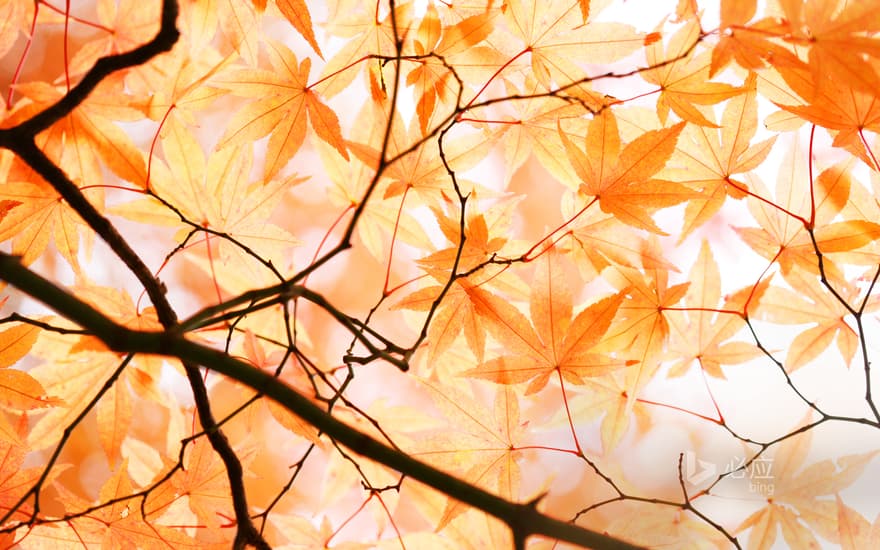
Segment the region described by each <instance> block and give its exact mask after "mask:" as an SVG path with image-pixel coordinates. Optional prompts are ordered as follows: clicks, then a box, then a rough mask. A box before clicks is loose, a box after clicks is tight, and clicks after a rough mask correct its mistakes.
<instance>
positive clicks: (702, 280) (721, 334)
mask: <svg viewBox="0 0 880 550" xmlns="http://www.w3.org/2000/svg"><path fill="white" fill-rule="evenodd" d="M688 280H689V281H691V283H690V286H689V287H688V290H687V293H686V294H685V304H686V307H690V308H693V309H689V310H688V311H687V322H686V323H682V322H676V319H678V317H671V318H670V321H671V325H672V327H674V328H675V329H676V331H675V332H673V333H672V334H673V335H674V336H675V337H674V338H673V339H672V343H671V344H670V350H669V351H670V355H672V356H673V357H677V358H680V359H678V360H677V361H676V362H675V363H674V364H673V365H672V367H671V368H670V369H669V376H680V375H683V374H684V373H685V372H686V371H687V369H689V368H690V366H691V365H692V364H693V362H694V361H698V362H699V364H700V368H702V369H703V371H704V372H705V373H706V374H708V375H710V376H714V377H716V378H724V372H723V371H722V370H721V366H722V365H735V364H739V363H744V362H746V361H748V360H750V359H754V358H755V357H758V356H760V355H761V351H760V350H759V349H758V348H757V347H756V346H755V345H754V344H751V343H747V342H741V341H733V342H726V341H727V340H729V339H730V338H732V337H734V336H735V335H736V334H737V333H738V332H740V331H741V330H743V329H744V328H745V322H744V321H743V319H742V317H740V316H739V315H735V314H731V313H728V312H720V311H717V312H715V311H712V309H713V308H720V307H722V306H721V305H720V301H721V273H720V272H719V270H718V264H717V263H716V262H715V258H714V257H713V256H712V251H711V249H710V248H709V244H708V243H707V242H706V241H703V245H702V247H701V248H700V255H699V256H698V257H697V261H696V262H695V263H694V266H693V267H692V268H691V271H690V273H689V274H688Z"/></svg>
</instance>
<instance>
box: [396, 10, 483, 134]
mask: <svg viewBox="0 0 880 550" xmlns="http://www.w3.org/2000/svg"><path fill="white" fill-rule="evenodd" d="M496 14H497V11H495V10H487V11H484V12H483V13H478V14H475V15H472V16H470V17H466V18H464V19H462V20H461V21H459V22H458V23H456V24H454V25H443V24H442V23H441V21H440V16H439V13H438V12H437V8H436V7H435V6H434V4H428V9H427V10H426V11H425V15H424V16H423V17H422V20H421V22H420V23H419V27H418V29H417V31H416V35H415V38H414V40H413V48H414V50H415V53H416V57H418V58H419V59H418V65H417V66H416V68H414V69H413V70H411V71H410V72H409V73H407V75H406V84H407V85H408V86H413V87H414V92H415V94H416V97H417V98H418V100H417V102H416V115H417V116H418V118H419V128H420V129H421V132H422V134H423V135H424V134H425V133H426V132H427V129H428V124H429V122H430V121H431V117H432V115H433V114H434V112H435V109H436V108H437V107H438V106H442V105H443V104H445V103H448V102H450V100H452V99H453V98H455V97H456V95H457V93H458V89H457V88H458V86H457V83H456V81H455V79H454V77H453V73H452V72H450V70H449V67H450V66H451V65H452V66H455V65H463V64H466V63H474V64H478V63H480V62H485V61H486V60H485V59H482V56H483V55H485V54H483V51H482V49H480V50H478V48H476V47H475V46H476V45H477V44H479V43H480V42H482V41H483V40H484V39H485V38H486V37H487V36H489V34H490V33H491V32H492V30H493V23H492V21H493V19H494V17H495V15H496ZM429 54H430V55H429Z"/></svg>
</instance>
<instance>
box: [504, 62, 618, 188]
mask: <svg viewBox="0 0 880 550" xmlns="http://www.w3.org/2000/svg"><path fill="white" fill-rule="evenodd" d="M505 86H506V88H507V91H508V93H509V94H511V95H522V96H525V98H524V99H523V100H522V101H517V102H515V103H513V104H512V105H505V107H506V109H505V110H504V111H503V112H500V109H496V111H499V112H493V113H492V114H491V118H497V119H499V120H502V121H504V122H507V123H506V124H498V125H496V126H497V129H495V132H496V134H497V135H496V136H495V138H494V139H495V141H496V142H497V143H499V144H501V146H502V147H503V148H504V169H505V180H509V179H510V178H511V177H512V176H513V174H514V173H515V172H516V171H517V170H518V169H519V168H520V167H521V166H523V163H525V161H526V160H527V159H528V158H529V156H530V155H534V156H535V158H537V159H538V162H540V163H541V166H543V167H544V168H546V169H547V171H548V172H550V173H551V174H553V176H554V177H556V178H557V179H558V180H559V181H560V182H562V183H563V184H565V185H566V186H569V187H571V188H572V189H576V188H577V186H578V185H579V184H580V181H579V180H578V179H577V177H575V176H573V175H572V174H571V165H570V164H569V162H568V160H567V159H566V158H565V148H564V146H563V145H562V142H561V141H560V139H559V133H558V130H557V127H558V125H561V126H562V127H563V131H565V132H566V134H567V135H568V136H569V138H570V139H572V138H574V136H581V135H584V134H585V133H586V121H585V120H584V119H583V118H581V117H580V114H581V112H582V109H583V107H582V103H583V104H586V105H588V106H589V107H590V108H591V109H594V110H596V111H598V110H600V109H601V108H603V107H605V106H607V104H608V103H609V102H610V100H606V98H605V97H603V96H602V95H601V94H598V93H594V94H589V93H588V91H587V89H586V86H581V87H579V88H578V90H579V92H580V93H579V94H578V95H577V100H578V101H577V102H574V101H565V100H563V99H562V98H559V97H556V96H546V95H543V94H542V93H541V92H542V87H541V84H540V83H539V82H538V81H537V80H535V78H534V76H533V75H531V74H527V75H526V77H525V79H524V82H523V83H522V84H521V85H520V86H515V85H514V84H513V83H511V82H510V81H505ZM572 95H574V94H572ZM487 118H490V117H489V115H488V114H487Z"/></svg>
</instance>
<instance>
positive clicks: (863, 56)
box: [781, 2, 880, 93]
mask: <svg viewBox="0 0 880 550" xmlns="http://www.w3.org/2000/svg"><path fill="white" fill-rule="evenodd" d="M838 4H839V3H834V2H829V3H827V4H823V5H814V4H811V3H808V4H804V3H801V2H782V3H781V7H782V11H783V13H784V15H785V18H786V20H787V23H788V24H787V29H786V30H787V33H786V34H785V38H786V39H787V40H790V41H792V42H795V43H798V42H805V43H807V44H809V65H810V70H811V71H812V73H813V75H814V78H813V80H814V81H815V82H818V81H819V80H820V78H821V77H822V75H828V76H829V77H830V78H832V79H834V80H838V81H841V82H846V83H848V84H850V85H852V86H854V87H856V88H859V89H861V90H862V91H865V92H868V93H873V92H874V91H875V90H877V88H878V86H880V76H878V74H877V71H876V69H875V68H874V66H873V65H872V64H871V58H874V59H877V58H880V42H878V41H877V40H876V39H875V38H873V37H869V36H865V35H864V33H868V34H869V35H870V34H872V33H876V32H877V31H880V14H878V13H877V10H875V9H872V7H871V6H869V5H867V4H864V3H855V4H843V5H839V6H838ZM838 7H839V8H840V9H837V8H838Z"/></svg>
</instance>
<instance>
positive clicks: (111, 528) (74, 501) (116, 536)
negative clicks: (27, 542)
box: [35, 460, 204, 549]
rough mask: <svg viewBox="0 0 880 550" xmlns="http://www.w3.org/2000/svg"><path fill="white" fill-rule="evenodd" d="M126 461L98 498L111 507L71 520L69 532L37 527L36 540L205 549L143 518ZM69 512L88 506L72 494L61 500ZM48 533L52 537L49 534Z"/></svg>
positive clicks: (104, 486) (176, 530)
mask: <svg viewBox="0 0 880 550" xmlns="http://www.w3.org/2000/svg"><path fill="white" fill-rule="evenodd" d="M126 470H127V461H126V460H123V461H122V463H121V464H120V465H119V467H118V468H117V470H116V472H115V473H114V474H113V476H111V477H110V478H109V479H108V480H107V481H106V482H105V483H104V484H103V485H102V486H101V490H100V492H99V495H98V500H99V502H102V503H104V502H109V501H111V500H116V499H118V500H116V501H115V502H114V503H112V504H109V505H105V506H102V507H99V508H97V510H94V511H92V512H90V513H89V514H88V515H83V516H80V517H77V518H75V519H72V520H70V522H69V523H68V525H69V526H70V527H72V529H71V531H72V533H71V532H70V531H67V530H66V529H65V530H62V532H60V533H51V531H52V527H51V526H40V529H38V530H37V532H36V533H35V538H39V537H48V536H52V537H54V538H55V539H56V544H57V543H58V541H63V540H64V539H65V538H66V539H67V541H68V542H70V543H74V541H78V542H79V544H83V542H84V541H90V543H92V544H98V545H105V546H107V547H110V548H145V547H146V548H151V547H158V546H160V545H161V546H163V547H167V546H171V547H174V548H193V549H195V548H204V545H203V544H201V543H199V542H198V541H196V540H194V539H193V538H192V537H190V536H188V535H186V534H185V533H184V532H183V531H181V530H179V529H173V528H171V527H166V526H164V525H159V524H157V523H155V522H153V521H150V520H149V519H148V518H147V517H145V516H144V515H143V514H142V510H143V509H142V508H141V506H140V504H139V503H138V502H137V501H136V500H135V499H132V498H126V497H130V496H131V494H132V492H133V489H134V487H133V486H132V481H131V478H130V477H129V475H128V473H127V471H126ZM61 500H62V501H63V502H64V503H65V505H66V506H67V508H68V509H69V510H81V509H85V508H86V507H88V505H89V503H88V502H86V501H83V500H82V499H80V498H77V497H76V496H74V495H72V494H63V496H62V499H61ZM50 533H51V534H50Z"/></svg>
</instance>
